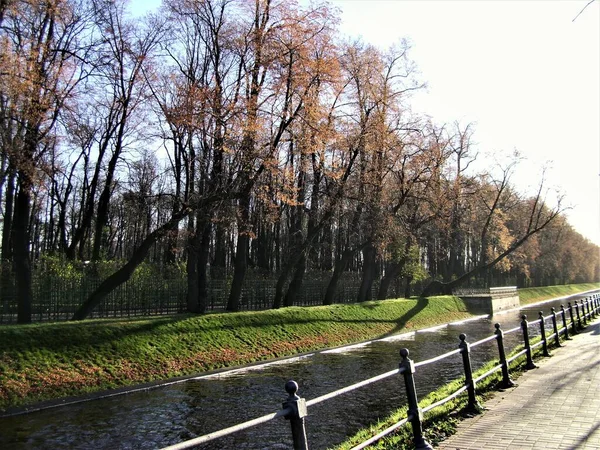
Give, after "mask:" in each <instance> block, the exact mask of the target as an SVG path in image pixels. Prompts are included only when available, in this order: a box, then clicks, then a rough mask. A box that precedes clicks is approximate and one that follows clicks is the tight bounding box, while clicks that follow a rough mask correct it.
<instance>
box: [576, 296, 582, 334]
mask: <svg viewBox="0 0 600 450" xmlns="http://www.w3.org/2000/svg"><path fill="white" fill-rule="evenodd" d="M575 313H576V315H577V328H579V329H580V330H583V325H582V324H581V315H580V314H579V303H577V300H575Z"/></svg>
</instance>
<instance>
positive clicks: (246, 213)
mask: <svg viewBox="0 0 600 450" xmlns="http://www.w3.org/2000/svg"><path fill="white" fill-rule="evenodd" d="M126 6H127V3H126V1H125V0H7V1H3V2H2V3H1V4H0V8H1V9H0V47H1V51H0V67H1V68H2V69H0V158H1V172H0V205H1V206H2V217H3V222H2V249H1V250H2V263H3V264H2V280H1V282H2V283H3V285H6V283H8V284H10V283H14V284H15V286H16V290H17V296H18V298H19V321H20V322H28V321H30V320H31V302H32V296H33V294H32V288H31V278H32V273H33V272H34V271H35V270H36V267H37V266H36V262H37V261H38V260H39V258H40V257H42V256H43V255H54V256H57V257H60V258H64V259H65V260H69V261H90V264H91V266H92V267H94V265H95V264H97V263H98V262H100V261H102V260H118V261H121V262H122V265H121V268H120V269H117V270H116V271H115V273H113V274H112V275H111V276H109V277H107V278H106V279H104V280H103V282H102V284H100V286H99V287H98V289H97V290H96V292H94V293H93V294H92V295H91V296H90V297H89V298H88V299H87V300H86V301H84V302H83V303H82V305H81V307H80V309H79V311H78V312H77V313H76V314H75V317H74V318H76V319H82V318H85V317H86V316H87V315H88V314H89V313H90V312H91V311H92V310H93V309H94V308H95V307H96V306H97V305H99V304H100V303H102V301H103V299H104V297H105V295H106V294H107V293H108V292H110V291H111V290H112V289H114V288H115V287H117V286H118V285H119V284H121V283H123V282H125V281H126V280H127V279H128V278H129V277H130V276H131V274H132V273H133V272H134V271H135V269H136V267H137V266H138V265H139V264H140V263H141V262H142V261H144V260H148V261H150V262H151V263H153V264H156V265H157V266H160V267H168V266H173V265H178V266H180V267H183V270H184V271H185V273H186V278H187V309H188V310H189V311H193V312H200V313H201V312H204V311H205V310H206V302H207V286H208V284H209V283H210V282H211V280H215V279H227V280H229V281H230V283H229V285H228V286H229V293H228V302H227V309H228V310H230V311H236V310H238V309H239V308H240V302H241V299H242V296H243V287H244V284H245V283H246V282H247V278H248V276H249V275H248V274H249V273H250V274H251V275H252V276H253V277H255V276H259V275H260V276H261V277H262V278H266V279H269V280H271V282H272V285H273V294H272V295H273V298H272V305H273V307H281V306H289V305H293V304H294V301H295V296H296V295H297V293H298V292H299V291H300V290H301V289H302V286H303V282H304V281H305V280H306V279H307V277H311V276H326V277H328V279H329V286H328V289H327V293H326V295H325V296H324V298H323V299H322V302H324V303H326V304H327V303H331V302H332V301H333V299H334V295H335V292H336V290H337V289H338V285H339V282H340V277H341V274H342V273H344V272H347V271H351V272H355V273H357V274H359V275H360V277H361V280H362V281H361V284H360V288H359V289H358V292H357V296H356V300H357V301H363V300H367V299H370V298H371V297H372V296H373V295H376V296H377V297H379V298H382V299H383V298H387V297H388V296H389V295H392V294H391V292H390V291H391V289H392V286H394V285H396V286H398V285H399V284H401V285H402V286H403V293H404V294H405V295H410V294H411V287H414V286H416V283H421V284H422V285H423V286H426V285H427V283H429V282H430V283H429V284H428V285H427V287H426V288H425V290H424V292H423V293H433V292H450V291H451V290H452V289H453V288H454V287H457V286H458V285H461V284H464V283H471V284H473V283H475V284H480V285H490V284H492V283H506V282H507V281H510V282H513V283H517V284H519V285H522V286H528V285H540V284H547V283H556V282H563V283H568V282H588V281H594V280H598V279H599V277H600V262H599V257H598V247H597V246H595V245H594V244H592V243H591V242H589V241H588V240H586V239H585V238H583V237H582V236H581V235H579V234H578V233H577V232H576V231H574V230H573V229H572V227H570V225H569V224H568V222H567V220H566V218H565V216H564V215H563V213H564V211H565V205H564V204H563V202H562V199H561V198H560V196H555V197H551V198H549V197H548V195H549V192H548V190H547V188H546V186H544V180H543V178H542V179H540V180H539V183H538V190H537V191H536V192H534V193H533V194H531V195H524V194H522V193H520V192H519V190H518V189H517V187H516V186H514V185H513V184H512V179H511V176H512V175H513V172H514V170H515V168H516V165H517V164H518V160H517V159H515V160H510V161H508V162H504V163H502V162H500V163H496V162H492V161H489V164H487V165H485V166H483V167H484V168H483V169H481V170H475V169H474V168H475V164H473V163H474V162H475V161H477V159H478V156H479V155H478V154H477V151H476V149H475V146H474V145H473V144H472V136H473V133H474V130H473V126H472V125H471V124H459V123H454V124H440V123H436V122H435V121H434V120H433V119H431V118H429V117H425V116H420V115H418V114H415V113H413V112H412V110H411V93H412V92H413V91H415V90H418V89H421V88H423V86H424V81H423V80H420V79H419V75H418V71H417V70H416V67H415V64H414V62H413V61H412V60H411V59H410V45H409V44H408V43H407V42H406V41H399V42H398V43H397V44H396V45H394V46H392V47H391V48H389V49H380V48H376V47H374V46H372V45H370V44H368V43H364V42H361V41H352V40H348V39H347V38H345V37H344V36H341V35H340V34H339V33H338V31H337V29H336V26H337V24H338V22H339V17H338V16H337V12H336V11H335V10H333V9H331V8H330V7H329V6H328V5H327V4H326V3H316V4H310V5H308V6H300V5H299V4H297V3H296V2H289V1H283V0H254V1H250V0H205V1H192V0H165V1H164V2H163V4H162V6H161V8H160V10H159V11H158V12H157V13H156V14H154V15H148V16H145V17H142V18H138V17H133V16H131V15H130V14H129V12H128V10H127V7H126ZM478 167H482V165H481V164H479V165H478ZM423 283H424V284H423ZM394 293H395V295H399V291H398V289H397V288H396V289H395V290H394Z"/></svg>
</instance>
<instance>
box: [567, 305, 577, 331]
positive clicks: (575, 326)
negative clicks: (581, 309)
mask: <svg viewBox="0 0 600 450" xmlns="http://www.w3.org/2000/svg"><path fill="white" fill-rule="evenodd" d="M568 305H569V317H570V318H571V332H572V333H573V334H577V325H576V324H575V320H574V318H573V306H571V302H568Z"/></svg>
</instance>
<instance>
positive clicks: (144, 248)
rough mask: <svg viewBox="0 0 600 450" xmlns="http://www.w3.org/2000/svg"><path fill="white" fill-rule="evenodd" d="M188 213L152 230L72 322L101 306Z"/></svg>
mask: <svg viewBox="0 0 600 450" xmlns="http://www.w3.org/2000/svg"><path fill="white" fill-rule="evenodd" d="M189 213H190V211H189V210H182V211H180V212H179V213H177V214H176V215H174V216H173V217H172V218H171V219H170V220H169V221H168V222H166V223H165V224H164V225H162V226H161V227H159V228H157V229H156V230H154V231H153V232H152V233H150V234H149V235H148V236H146V238H145V239H144V240H143V241H142V243H141V244H140V246H139V247H138V248H137V249H136V250H135V251H134V252H133V255H131V258H130V259H129V261H127V263H126V264H125V265H124V266H123V267H121V268H120V269H119V270H117V271H116V272H115V273H113V274H112V275H111V276H109V277H108V278H107V279H106V280H104V281H103V282H102V283H101V284H100V286H98V288H97V289H96V290H95V291H94V292H92V294H91V295H90V296H89V297H88V299H87V300H86V301H85V302H84V303H83V304H82V305H81V306H80V307H79V309H78V310H77V311H76V312H75V314H74V315H73V320H83V319H85V318H86V317H87V316H88V315H90V313H91V312H92V311H93V310H94V308H96V307H97V306H98V305H99V304H101V303H102V302H103V301H104V299H105V298H106V296H107V295H108V294H110V293H111V292H112V291H113V290H115V289H116V288H117V287H119V286H120V285H121V284H123V283H125V282H126V281H127V280H129V278H131V275H132V274H133V272H134V271H135V269H136V268H137V267H138V266H139V265H140V264H141V263H142V262H143V261H144V259H145V258H146V255H147V254H148V252H149V251H150V249H151V248H152V246H153V245H154V243H155V242H156V241H157V240H159V239H160V238H162V237H163V236H164V235H165V234H167V233H168V232H169V231H170V230H172V229H173V228H174V227H176V226H177V224H178V223H179V221H181V220H182V219H183V218H184V217H186V216H187V215H188V214H189Z"/></svg>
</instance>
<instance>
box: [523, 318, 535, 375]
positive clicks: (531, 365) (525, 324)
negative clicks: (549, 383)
mask: <svg viewBox="0 0 600 450" xmlns="http://www.w3.org/2000/svg"><path fill="white" fill-rule="evenodd" d="M521 319H523V320H521V330H523V343H524V344H525V355H526V356H527V364H525V369H527V370H531V369H535V368H536V367H537V366H536V365H535V364H534V363H533V358H532V357H531V345H529V323H528V322H527V315H525V314H523V315H522V316H521Z"/></svg>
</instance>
